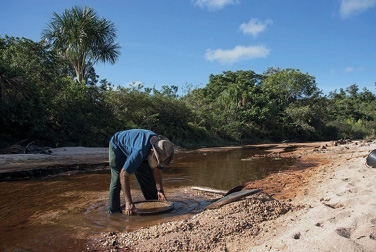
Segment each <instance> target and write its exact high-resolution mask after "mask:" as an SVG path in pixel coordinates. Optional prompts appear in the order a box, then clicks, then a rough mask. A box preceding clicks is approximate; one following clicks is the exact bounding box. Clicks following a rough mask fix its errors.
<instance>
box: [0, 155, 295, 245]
mask: <svg viewBox="0 0 376 252" xmlns="http://www.w3.org/2000/svg"><path fill="white" fill-rule="evenodd" d="M265 153H266V150H265V149H257V148H248V149H234V150H227V151H220V152H207V153H188V154H178V155H176V156H175V159H174V161H173V163H172V164H171V166H170V167H168V168H166V169H165V171H164V181H165V188H166V193H167V197H168V198H169V200H171V201H173V202H174V203H175V210H174V211H172V212H170V213H166V214H163V215H159V216H132V217H126V216H124V215H108V214H107V195H108V187H109V183H110V172H109V170H108V168H107V169H106V170H102V171H95V172H93V173H91V174H76V175H70V176H67V175H64V176H55V177H47V178H44V179H35V180H25V181H7V182H0V222H1V224H0V233H1V236H0V250H3V251H4V250H5V251H7V250H11V251H13V250H17V249H18V250H32V251H35V250H38V251H66V250H74V251H81V250H85V245H84V241H85V237H86V236H87V234H89V233H97V232H103V231H115V230H116V231H125V230H134V229H136V228H139V227H141V226H148V225H153V224H158V223H161V222H166V221H170V220H173V219H174V218H179V216H182V215H186V214H194V213H197V212H200V211H202V210H203V209H204V208H205V207H206V206H207V205H208V204H209V201H207V200H203V199H200V198H195V197H193V196H190V195H189V194H184V193H182V190H181V188H182V187H186V186H204V187H212V188H216V189H223V190H229V189H230V188H232V187H234V186H237V185H239V184H241V183H243V182H247V181H251V180H255V179H261V178H264V177H265V176H267V175H268V174H270V173H273V172H278V171H281V170H284V169H288V168H289V167H290V166H291V165H294V164H295V163H296V160H294V159H286V158H283V159H279V158H271V157H261V158H257V159H251V158H250V157H252V156H254V155H263V154H265ZM131 183H132V194H133V195H134V197H135V199H134V200H142V198H141V193H140V190H139V188H138V185H137V183H136V181H135V179H133V180H132V181H131Z"/></svg>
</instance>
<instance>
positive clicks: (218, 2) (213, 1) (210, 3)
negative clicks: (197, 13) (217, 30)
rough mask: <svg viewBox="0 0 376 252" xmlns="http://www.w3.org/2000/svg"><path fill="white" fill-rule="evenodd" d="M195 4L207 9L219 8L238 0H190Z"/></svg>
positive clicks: (235, 2)
mask: <svg viewBox="0 0 376 252" xmlns="http://www.w3.org/2000/svg"><path fill="white" fill-rule="evenodd" d="M192 1H193V2H194V4H195V5H197V6H199V7H201V8H207V9H209V10H219V9H222V8H223V7H225V6H226V5H229V4H237V3H239V0H192Z"/></svg>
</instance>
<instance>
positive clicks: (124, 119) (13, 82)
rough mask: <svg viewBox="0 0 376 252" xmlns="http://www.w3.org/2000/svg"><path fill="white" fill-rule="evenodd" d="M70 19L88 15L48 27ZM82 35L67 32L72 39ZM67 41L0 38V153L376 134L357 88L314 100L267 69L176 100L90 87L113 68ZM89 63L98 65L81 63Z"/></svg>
mask: <svg viewBox="0 0 376 252" xmlns="http://www.w3.org/2000/svg"><path fill="white" fill-rule="evenodd" d="M76 12H77V13H76ZM73 13H76V14H77V15H78V14H79V15H81V14H82V15H84V14H85V15H86V14H88V13H92V14H93V15H94V14H95V12H93V10H92V9H87V8H85V9H84V10H82V9H79V8H73V9H72V10H68V11H66V12H64V15H63V17H60V16H58V15H57V14H55V19H53V22H52V23H51V26H54V27H55V26H56V27H55V28H56V29H58V27H59V26H58V25H57V24H58V21H59V18H61V20H60V21H62V20H63V19H64V20H65V18H66V20H65V21H67V20H68V18H69V17H70V15H73ZM94 17H96V15H94ZM70 18H73V17H70ZM94 19H96V21H95V22H100V19H97V18H94ZM69 20H70V19H69ZM83 20H84V19H83ZM60 21H59V22H60ZM102 21H103V20H102ZM55 22H56V23H55ZM67 22H68V21H67ZM69 22H72V24H73V23H75V24H76V22H77V20H75V19H74V18H73V19H72V20H70V21H69ZM69 22H68V23H69ZM76 25H77V24H76ZM108 25H109V26H110V27H112V23H109V24H108ZM87 27H90V26H86V24H80V25H78V26H74V25H73V26H71V27H70V28H69V29H71V32H73V33H72V34H73V35H74V34H76V33H77V32H78V31H81V29H84V28H85V29H86V28H87ZM112 28H113V27H112ZM56 29H55V32H56V31H58V30H56ZM59 29H60V28H59ZM112 32H113V31H112ZM46 33H47V32H46ZM54 34H55V33H53V34H50V35H51V36H52V35H54ZM72 34H66V36H67V37H64V36H65V35H64V36H63V35H61V34H60V35H61V36H63V38H60V37H59V39H68V40H67V41H66V43H68V42H69V43H71V44H70V45H69V43H68V44H66V45H67V47H64V46H65V44H64V43H63V44H59V43H62V42H63V41H64V40H59V39H58V38H57V37H56V40H54V42H56V43H55V44H53V46H50V45H48V44H45V43H43V42H40V43H36V42H33V41H31V40H29V39H26V38H14V37H7V36H5V37H4V38H2V37H0V85H1V89H0V92H1V93H0V95H1V103H0V115H1V119H0V128H1V129H2V130H1V133H0V146H5V145H8V144H11V143H14V142H17V141H20V140H24V139H29V140H30V141H32V140H39V141H42V142H44V143H45V144H48V145H50V146H67V145H84V146H107V145H108V141H109V139H110V137H111V135H112V134H113V133H115V132H116V131H120V130H125V129H130V128H145V129H150V130H153V131H155V132H156V133H158V134H162V135H165V136H167V137H169V138H170V139H171V140H172V141H173V142H174V143H175V144H178V145H181V146H186V147H198V146H203V145H206V146H208V145H223V144H242V143H255V142H262V141H281V140H287V139H288V140H295V141H307V140H310V141H313V140H332V139H338V138H365V137H370V136H374V133H375V129H376V110H375V109H374V108H375V107H376V96H375V95H374V94H373V93H372V92H370V91H369V90H367V89H363V90H362V91H360V90H359V88H358V86H357V85H356V84H354V85H351V86H350V87H348V88H346V89H340V90H339V91H338V92H337V90H335V91H334V92H331V93H330V94H329V95H327V96H323V95H322V93H321V90H319V89H318V88H317V85H316V81H315V77H313V76H311V75H309V74H308V73H302V72H300V70H298V69H290V68H288V69H279V68H269V69H267V70H266V71H265V72H264V73H263V74H256V73H255V72H253V71H251V70H249V71H236V72H232V71H226V72H223V73H222V74H218V75H210V76H209V82H208V84H207V85H206V86H205V87H203V88H196V89H191V90H190V91H189V92H188V93H187V94H186V95H184V96H182V97H180V96H179V95H178V91H179V89H178V87H177V86H173V85H172V86H168V85H165V86H163V87H162V88H161V89H160V90H157V89H156V88H144V87H143V85H142V84H137V83H133V84H132V85H131V86H130V87H116V88H115V87H114V85H112V84H111V83H108V82H107V81H106V80H105V79H104V80H101V81H100V82H99V83H98V80H97V79H98V77H99V76H97V75H96V73H95V69H94V63H95V62H96V61H97V60H100V59H103V60H110V61H115V59H116V58H117V56H116V55H117V54H116V53H115V54H114V55H113V57H112V56H109V57H110V58H101V56H99V55H97V54H96V53H95V52H94V51H90V50H89V49H88V47H89V46H88V45H86V43H88V42H83V43H82V44H81V43H78V44H77V43H76V42H77V37H74V36H73V35H72ZM111 34H112V33H111V32H110V35H111ZM55 35H56V34H55ZM60 35H59V36H60ZM112 35H113V34H112ZM112 35H111V36H112ZM46 36H47V35H46ZM51 38H52V37H51ZM107 42H111V43H113V40H111V39H109V40H108V41H107ZM72 48H76V49H77V50H73V49H72ZM112 48H113V49H114V50H115V51H116V50H117V49H118V48H117V47H116V46H114V47H112ZM78 49H85V50H86V49H88V50H89V51H90V52H89V53H88V52H86V54H85V53H83V54H85V55H86V56H85V57H86V58H85V57H84V58H85V60H84V61H82V62H83V65H84V68H85V71H86V73H85V74H83V75H82V73H80V74H81V77H82V82H76V81H74V80H73V78H72V76H73V75H75V74H77V69H76V68H75V67H74V62H76V61H77V60H76V59H74V58H75V57H76V56H77V55H79V54H80V53H82V52H84V51H85V50H83V51H81V52H79V50H78ZM95 49H97V47H96V48H95ZM62 50H65V52H66V53H67V54H65V55H64V54H63V53H62ZM60 55H64V58H62V57H60ZM94 55H96V57H98V58H97V59H94V58H90V57H94ZM88 57H89V58H88ZM80 71H81V70H80ZM73 72H75V74H72V73H73ZM83 76H84V77H83ZM81 77H80V78H81ZM77 78H78V75H77ZM78 79H79V78H78ZM84 80H85V81H84ZM82 83H86V85H82Z"/></svg>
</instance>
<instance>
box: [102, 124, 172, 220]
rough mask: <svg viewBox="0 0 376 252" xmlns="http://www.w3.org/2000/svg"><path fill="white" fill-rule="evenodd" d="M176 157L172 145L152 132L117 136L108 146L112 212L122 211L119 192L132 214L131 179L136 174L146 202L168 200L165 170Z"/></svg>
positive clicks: (145, 131)
mask: <svg viewBox="0 0 376 252" xmlns="http://www.w3.org/2000/svg"><path fill="white" fill-rule="evenodd" d="M173 155H174V147H173V145H172V143H171V142H170V141H169V140H168V139H167V138H165V137H163V136H160V135H159V136H158V135H157V134H155V133H154V132H153V131H150V130H143V129H131V130H125V131H120V132H117V133H115V134H114V135H113V136H112V138H111V141H110V145H109V165H110V168H111V184H110V195H109V212H110V213H116V212H122V211H121V208H120V190H122V191H123V194H124V199H125V210H124V213H125V214H126V215H132V214H133V213H134V210H135V207H134V204H133V201H132V196H131V190H130V184H129V177H130V174H132V173H134V174H135V175H136V179H137V181H138V184H139V185H140V187H141V191H142V194H143V195H144V197H145V199H146V200H156V199H158V200H167V199H166V196H165V193H164V191H163V184H162V170H163V167H166V166H167V165H168V164H169V163H170V162H171V159H172V157H173Z"/></svg>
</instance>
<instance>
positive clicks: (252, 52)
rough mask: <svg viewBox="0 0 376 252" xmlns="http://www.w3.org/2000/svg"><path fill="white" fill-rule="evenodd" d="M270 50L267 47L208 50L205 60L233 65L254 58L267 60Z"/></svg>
mask: <svg viewBox="0 0 376 252" xmlns="http://www.w3.org/2000/svg"><path fill="white" fill-rule="evenodd" d="M269 53H270V49H268V48H266V47H265V46H236V47H234V48H233V49H229V50H223V49H216V50H212V49H207V50H206V53H205V58H206V59H207V60H209V61H219V62H220V63H225V64H232V63H235V62H238V61H241V60H248V59H254V58H265V57H267V56H268V55H269Z"/></svg>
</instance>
